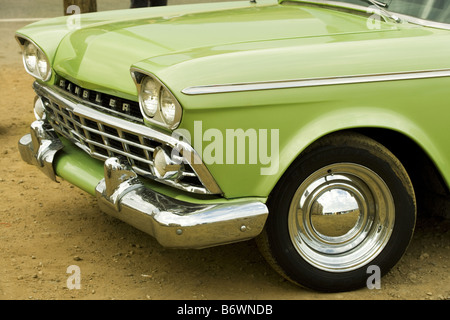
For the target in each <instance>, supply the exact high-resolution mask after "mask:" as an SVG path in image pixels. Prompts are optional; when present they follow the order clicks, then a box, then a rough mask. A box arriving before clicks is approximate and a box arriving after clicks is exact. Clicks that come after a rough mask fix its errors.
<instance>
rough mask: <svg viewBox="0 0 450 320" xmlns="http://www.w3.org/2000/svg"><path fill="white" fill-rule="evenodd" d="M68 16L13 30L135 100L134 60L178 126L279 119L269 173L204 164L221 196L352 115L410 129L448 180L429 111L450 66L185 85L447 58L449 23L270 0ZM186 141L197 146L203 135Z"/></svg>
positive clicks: (447, 150) (408, 65)
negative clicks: (318, 82) (352, 80)
mask: <svg viewBox="0 0 450 320" xmlns="http://www.w3.org/2000/svg"><path fill="white" fill-rule="evenodd" d="M67 19H68V18H67V17H65V18H56V19H51V20H49V21H43V22H38V23H35V24H32V25H30V26H28V27H25V28H23V29H22V30H20V31H19V32H18V34H19V35H24V36H26V37H28V38H30V39H32V40H34V41H35V42H36V43H38V44H39V45H40V46H41V48H42V49H43V50H44V51H45V52H46V54H47V55H48V56H49V57H50V60H51V64H52V66H53V68H54V70H55V72H56V73H58V74H60V75H61V76H64V77H66V78H68V79H70V80H73V81H76V83H77V84H79V85H80V86H82V87H85V88H89V89H92V90H97V91H101V92H105V93H109V94H113V95H116V96H121V97H123V98H129V99H133V100H137V92H136V86H135V84H134V82H133V80H132V78H131V76H130V67H131V66H134V67H137V68H139V69H141V70H147V71H149V72H151V73H152V74H154V75H155V76H156V77H158V78H159V79H160V80H161V81H162V82H163V83H165V85H166V86H167V87H168V88H170V90H171V91H172V93H173V94H174V95H175V97H176V98H177V99H178V100H179V102H180V104H181V105H182V107H183V118H182V122H181V125H180V128H182V129H187V130H189V131H190V132H191V134H192V136H193V138H194V139H195V138H197V139H199V138H200V139H203V136H202V134H203V132H206V131H207V130H208V129H211V128H214V129H217V130H219V131H220V132H221V133H222V134H223V136H226V129H243V130H244V131H246V130H247V129H249V128H261V129H267V130H269V132H270V130H271V129H278V128H280V131H279V159H278V161H279V163H278V164H276V163H272V164H271V165H273V166H275V165H277V168H276V169H279V170H277V171H275V172H274V173H273V174H266V175H261V174H260V172H261V168H264V167H267V166H268V165H263V164H258V165H253V164H230V163H227V164H221V163H210V164H207V167H208V169H209V170H210V172H211V174H212V176H213V177H214V178H215V179H216V181H217V183H218V185H219V186H220V188H221V189H222V191H223V193H224V196H225V197H226V198H240V197H262V198H265V197H267V196H268V195H269V193H270V192H271V190H272V188H273V187H274V185H275V184H276V182H277V181H278V180H279V178H280V176H281V175H282V174H283V172H284V171H285V169H286V168H287V167H288V166H289V165H290V163H291V162H292V161H293V160H294V159H295V158H296V157H297V156H298V155H299V154H300V153H301V151H302V150H304V149H305V148H306V147H307V146H308V145H310V144H311V143H312V142H314V141H315V140H317V139H318V138H320V137H321V136H324V135H326V134H328V133H331V132H335V131H339V130H343V129H350V128H361V127H370V128H373V127H377V128H384V129H390V130H393V131H396V132H399V133H401V134H403V135H405V136H407V137H409V138H410V139H412V140H414V141H415V142H416V143H417V144H418V145H419V146H420V147H421V148H422V149H423V150H424V151H425V152H426V153H427V154H428V155H429V156H430V158H431V159H433V161H434V163H435V164H436V166H437V168H438V169H439V171H440V173H441V174H442V176H443V177H444V180H445V181H446V182H447V185H449V184H450V183H449V182H450V144H449V143H448V141H447V134H445V132H442V130H443V128H445V127H446V122H447V119H448V117H445V116H439V117H436V113H440V114H446V112H448V107H449V105H448V100H447V99H445V98H444V97H445V96H446V95H447V92H446V91H447V90H446V88H448V87H449V86H450V77H446V78H435V79H417V80H403V81H386V82H377V83H361V84H340V85H330V86H317V87H316V86H312V87H307V88H289V89H286V88H283V89H273V90H264V91H249V92H237V93H236V92H233V93H217V94H204V95H188V94H184V93H183V90H184V89H186V88H189V87H193V86H202V85H221V84H239V83H255V82H256V83H259V82H267V81H273V82H276V81H284V80H293V79H295V80H301V79H314V78H323V77H339V76H359V75H373V74H386V73H389V74H390V73H400V72H403V73H404V72H417V71H428V70H441V69H450V60H449V59H448V57H449V56H450V41H449V40H450V32H449V31H447V30H439V29H432V28H425V27H421V26H417V25H411V24H406V23H405V24H391V23H385V22H383V23H381V24H380V27H379V28H377V29H375V30H370V29H368V27H367V17H364V16H358V15H354V14H350V13H345V12H339V11H333V10H330V9H328V8H315V7H305V6H301V5H299V4H298V3H297V4H296V3H288V4H281V5H280V4H277V3H276V2H274V1H258V4H257V5H254V4H250V3H248V2H242V3H241V2H230V3H218V4H208V5H193V6H182V7H165V8H157V9H156V10H151V11H150V10H138V11H136V14H133V15H130V13H129V11H128V10H124V11H117V12H111V13H109V12H107V13H95V14H88V15H84V16H83V17H82V18H81V19H80V22H81V28H80V29H79V30H75V31H70V30H69V29H68V27H67ZM386 55H388V56H386ZM349 60H351V61H352V63H348V61H349ZM236 70H239V72H236ZM52 81H54V78H52V79H50V80H49V83H52ZM411 92H414V93H416V94H415V95H412V94H411ZM430 108H431V109H430ZM433 109H434V110H436V111H431V110H433ZM430 111H431V112H430ZM195 121H201V122H202V123H201V125H202V130H203V132H202V134H200V135H197V136H195V137H194V135H193V133H194V123H195ZM193 145H194V146H198V145H200V146H202V147H203V148H205V147H206V146H207V145H208V141H203V143H201V142H198V140H197V141H193ZM269 151H270V150H269ZM197 152H199V153H202V152H203V150H197ZM273 161H274V162H276V160H275V159H273ZM80 165H81V166H83V165H82V164H80ZM84 166H87V164H85V165H84ZM67 171H68V172H67V173H65V172H64V170H63V169H61V170H60V173H61V175H64V176H66V178H67V179H68V180H73V179H72V178H71V177H70V175H71V174H72V172H73V171H71V170H67ZM77 176H78V174H76V173H75V174H74V177H73V178H76V177H77ZM230 176H232V177H233V178H230ZM83 188H84V189H89V188H86V187H83ZM91 189H92V186H91Z"/></svg>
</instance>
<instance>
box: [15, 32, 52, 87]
mask: <svg viewBox="0 0 450 320" xmlns="http://www.w3.org/2000/svg"><path fill="white" fill-rule="evenodd" d="M16 39H17V41H18V42H19V45H20V47H21V48H22V60H23V65H24V67H25V70H26V71H27V72H28V73H29V74H30V75H32V76H33V77H35V78H37V79H39V80H42V81H48V80H50V78H51V76H52V68H51V65H50V60H49V59H48V57H47V55H46V54H45V53H44V51H43V50H42V49H41V48H40V47H39V46H38V45H37V44H36V43H35V42H34V41H33V40H31V39H28V38H26V37H23V36H16ZM33 60H34V61H33Z"/></svg>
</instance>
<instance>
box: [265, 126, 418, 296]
mask: <svg viewBox="0 0 450 320" xmlns="http://www.w3.org/2000/svg"><path fill="white" fill-rule="evenodd" d="M268 206H269V212H270V214H269V219H268V221H267V225H266V228H265V230H264V232H263V233H262V234H261V236H260V237H259V238H258V239H257V242H258V245H259V247H260V249H261V252H262V253H263V255H264V256H265V257H266V259H267V260H268V261H269V262H270V263H271V264H272V266H273V267H274V268H275V269H276V270H277V271H278V272H279V273H280V274H282V275H283V276H284V277H286V278H287V279H289V280H290V281H292V282H294V283H297V284H300V285H302V286H305V287H308V288H311V289H314V290H319V291H347V290H353V289H356V288H359V287H362V286H364V285H366V283H367V279H368V276H369V274H368V273H367V272H368V267H369V266H373V265H374V266H377V267H378V268H379V270H380V271H381V274H385V273H386V272H387V271H389V270H390V269H391V268H392V267H393V266H394V265H395V264H396V263H397V262H398V260H400V258H401V256H402V255H403V253H404V252H405V251H406V248H407V246H408V244H409V241H410V239H411V237H412V233H413V230H414V225H415V218H416V203H415V197H414V191H413V188H412V184H411V181H410V179H409V177H408V175H407V173H406V171H405V169H404V168H403V166H402V165H401V163H400V161H399V160H398V159H397V158H396V157H395V156H394V155H393V154H392V153H391V152H390V151H389V150H387V149H386V148H385V147H383V146H382V145H380V144H379V143H377V142H375V141H374V140H372V139H370V138H368V137H366V136H363V135H359V134H356V133H341V134H336V135H331V136H328V137H326V138H324V139H322V140H320V141H319V142H318V143H316V144H314V145H313V146H311V147H310V148H308V150H306V151H305V152H304V153H303V154H302V155H301V156H300V157H299V158H298V159H297V160H296V161H295V162H294V163H293V164H292V165H291V167H290V168H289V169H288V171H287V172H286V173H285V175H284V176H283V178H282V179H281V180H280V181H279V183H278V184H277V186H276V187H275V189H274V191H273V192H272V194H271V195H270V197H269V200H268Z"/></svg>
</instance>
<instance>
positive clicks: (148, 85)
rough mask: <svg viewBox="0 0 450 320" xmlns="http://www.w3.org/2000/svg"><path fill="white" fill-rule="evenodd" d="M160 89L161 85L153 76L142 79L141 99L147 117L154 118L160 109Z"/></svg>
mask: <svg viewBox="0 0 450 320" xmlns="http://www.w3.org/2000/svg"><path fill="white" fill-rule="evenodd" d="M159 90H160V87H159V85H158V84H157V83H156V81H155V80H153V79H152V78H150V77H146V78H144V80H143V81H142V85H141V94H140V97H139V100H140V103H141V106H142V111H143V112H144V114H145V115H146V116H147V117H150V118H153V117H154V116H155V114H156V112H157V111H158V104H159Z"/></svg>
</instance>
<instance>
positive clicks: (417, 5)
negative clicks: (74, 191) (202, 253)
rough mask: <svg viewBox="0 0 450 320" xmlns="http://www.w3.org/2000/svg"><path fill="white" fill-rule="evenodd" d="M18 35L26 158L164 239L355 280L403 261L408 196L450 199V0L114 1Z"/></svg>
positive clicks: (414, 200) (312, 276)
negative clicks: (27, 96)
mask: <svg viewBox="0 0 450 320" xmlns="http://www.w3.org/2000/svg"><path fill="white" fill-rule="evenodd" d="M16 37H17V40H18V42H19V44H20V45H21V47H22V49H23V61H24V65H25V68H26V70H27V71H28V73H30V74H31V75H32V76H33V77H34V78H36V81H35V82H34V85H33V88H34V90H35V92H36V100H35V105H34V110H35V115H36V121H35V122H33V123H32V124H31V130H30V133H29V134H27V135H25V136H24V137H22V138H21V139H20V142H19V149H20V153H21V156H22V158H23V160H24V161H26V162H28V163H30V164H33V165H36V166H37V167H39V168H40V169H41V170H42V171H44V172H45V173H46V174H47V175H48V176H49V177H51V178H52V179H54V180H58V179H64V180H65V181H68V182H69V183H72V184H74V185H76V186H77V187H79V188H81V189H82V190H84V191H86V192H88V193H90V194H92V195H93V196H95V197H96V198H97V199H98V203H99V206H100V208H101V210H102V211H104V212H106V213H108V214H111V215H113V216H115V217H117V218H119V219H121V220H123V221H125V222H127V223H129V224H131V225H133V226H135V227H136V228H137V229H140V230H142V231H144V232H146V233H148V234H150V235H152V236H154V237H155V238H156V239H157V240H158V241H159V243H160V244H161V245H163V246H165V247H170V248H204V247H210V246H216V245H223V244H229V243H233V242H237V241H244V240H249V239H256V240H257V243H258V246H259V248H260V249H261V252H262V254H263V255H264V256H265V257H266V258H267V260H268V262H269V263H270V264H271V265H272V266H273V267H274V269H275V270H277V271H278V272H279V273H280V274H282V275H283V276H284V277H286V278H287V279H289V280H290V281H292V282H294V283H296V284H299V285H302V286H305V287H308V288H312V289H314V290H319V291H344V290H353V289H355V288H359V287H361V286H365V285H366V284H371V282H370V281H372V280H373V279H376V278H377V276H379V275H383V274H385V273H386V272H388V271H389V269H391V268H392V267H393V266H394V265H395V264H396V263H397V262H398V261H399V259H400V258H401V256H402V255H403V253H404V252H405V250H406V248H407V246H408V243H409V241H410V239H411V236H412V234H413V230H414V226H415V220H416V211H417V207H419V212H422V211H423V212H431V211H433V210H434V211H439V212H440V213H443V212H444V211H445V208H446V206H445V204H446V203H447V199H448V197H449V186H450V143H449V140H448V138H449V136H450V129H449V128H450V127H449V120H450V102H449V99H448V91H447V90H448V89H449V88H450V4H449V1H443V0H442V1H441V0H414V1H412V0H408V1H406V0H387V1H364V0H352V1H350V0H349V1H345V0H342V1H300V0H292V1H283V0H281V1H279V2H277V1H275V0H256V1H233V2H218V3H205V4H191V5H180V6H167V7H158V8H145V9H133V10H118V11H110V12H99V13H91V14H83V15H78V16H66V17H61V18H55V19H50V20H46V21H40V22H37V23H34V24H31V25H29V26H26V27H24V28H23V29H21V30H19V31H17V34H16ZM443 205H444V206H443ZM442 208H444V209H442ZM447 208H448V207H447ZM369 280H370V281H369Z"/></svg>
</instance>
